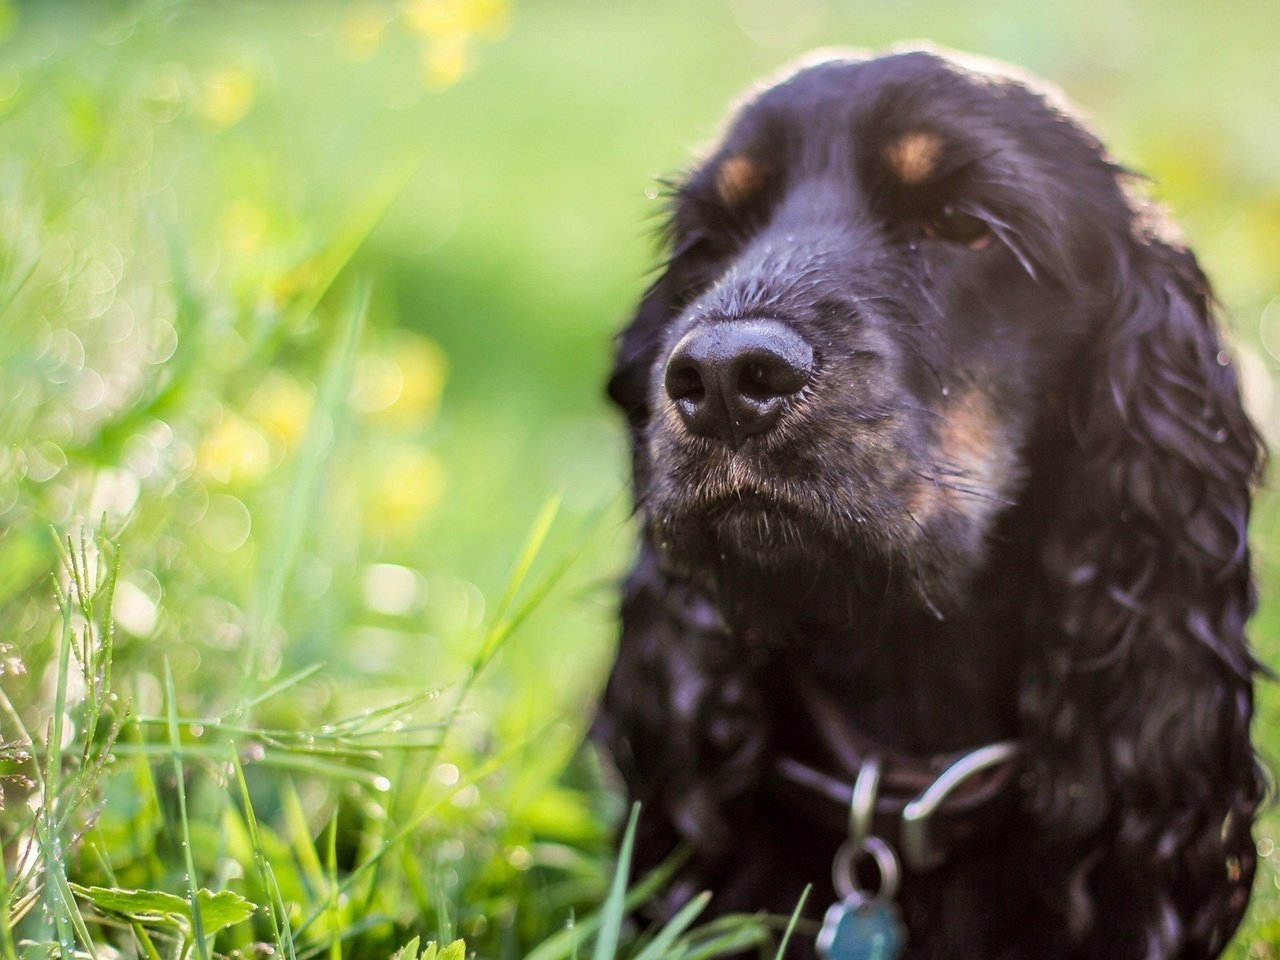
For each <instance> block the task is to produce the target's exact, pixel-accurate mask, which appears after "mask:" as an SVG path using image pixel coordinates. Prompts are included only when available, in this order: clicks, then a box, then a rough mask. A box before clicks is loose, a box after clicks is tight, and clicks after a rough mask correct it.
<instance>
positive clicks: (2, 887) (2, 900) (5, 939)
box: [0, 857, 18, 960]
mask: <svg viewBox="0 0 1280 960" xmlns="http://www.w3.org/2000/svg"><path fill="white" fill-rule="evenodd" d="M9 889H10V888H9V867H8V864H7V863H6V862H5V858H4V857H0V892H3V896H0V957H3V958H4V960H18V948H17V945H16V944H15V943H14V942H13V923H12V921H11V920H10V918H9Z"/></svg>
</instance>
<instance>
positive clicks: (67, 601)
mask: <svg viewBox="0 0 1280 960" xmlns="http://www.w3.org/2000/svg"><path fill="white" fill-rule="evenodd" d="M59 542H60V541H59ZM66 562H67V564H68V569H70V570H71V571H72V577H73V580H72V583H71V585H70V587H71V590H73V591H74V589H75V582H74V567H75V564H74V561H72V560H70V559H69V558H68V559H67V561H66ZM54 589H55V590H56V591H57V597H58V603H59V605H60V606H61V608H62V630H61V632H60V636H59V647H58V679H57V683H56V685H55V687H54V695H53V716H52V717H51V718H50V720H49V728H48V729H49V732H48V737H47V739H46V741H45V771H44V798H43V799H44V803H43V812H42V815H41V817H40V820H39V821H38V823H37V827H36V836H37V838H38V839H39V846H40V852H41V855H42V856H41V862H42V863H43V864H44V874H45V884H44V896H45V907H46V909H47V910H48V916H49V917H51V918H52V919H53V922H54V929H55V931H56V936H57V938H58V946H59V948H60V949H61V951H62V955H63V956H64V957H69V956H72V955H74V952H75V938H74V936H73V932H72V927H71V922H70V917H69V910H70V906H69V905H67V904H65V902H64V901H62V887H61V885H60V884H58V883H57V881H56V879H55V878H56V877H58V876H60V875H61V873H62V843H61V835H60V833H59V831H58V820H59V795H60V794H61V792H62V737H63V731H64V727H63V723H64V721H65V718H66V712H67V681H68V677H69V674H70V672H71V645H72V641H71V634H72V630H71V598H70V596H69V595H64V594H63V593H62V591H61V590H58V589H57V585H56V583H55V587H54ZM64 879H65V878H64ZM86 946H87V945H86Z"/></svg>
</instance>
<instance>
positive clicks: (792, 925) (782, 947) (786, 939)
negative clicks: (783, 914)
mask: <svg viewBox="0 0 1280 960" xmlns="http://www.w3.org/2000/svg"><path fill="white" fill-rule="evenodd" d="M812 889H813V884H811V883H810V884H807V885H806V886H805V888H804V892H803V893H802V894H800V900H799V901H798V902H797V903H796V908H795V909H794V910H792V911H791V919H790V920H789V921H788V922H787V929H786V930H785V931H784V932H783V934H782V942H781V943H779V944H778V952H777V953H776V954H774V957H773V960H782V958H783V957H785V956H786V955H787V944H788V943H790V942H791V934H792V933H793V932H795V929H796V924H797V923H799V922H800V914H802V913H803V912H804V904H805V901H806V900H808V899H809V891H810V890H812Z"/></svg>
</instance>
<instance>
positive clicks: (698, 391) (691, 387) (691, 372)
mask: <svg viewBox="0 0 1280 960" xmlns="http://www.w3.org/2000/svg"><path fill="white" fill-rule="evenodd" d="M665 386H666V388H667V396H669V397H670V398H671V399H672V400H676V401H681V400H683V401H687V402H690V403H700V402H701V401H702V399H703V398H704V397H705V396H706V395H707V391H706V388H705V387H704V386H703V384H702V375H701V374H700V373H699V372H698V367H697V365H696V364H694V363H692V362H690V361H688V360H677V359H676V358H673V359H672V361H671V362H670V363H669V364H667V376H666V381H665Z"/></svg>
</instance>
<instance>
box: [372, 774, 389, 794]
mask: <svg viewBox="0 0 1280 960" xmlns="http://www.w3.org/2000/svg"><path fill="white" fill-rule="evenodd" d="M373 789H375V790H377V791H378V792H379V793H386V792H387V791H388V790H390V789H391V781H390V780H388V779H387V778H386V777H374V778H373Z"/></svg>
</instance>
